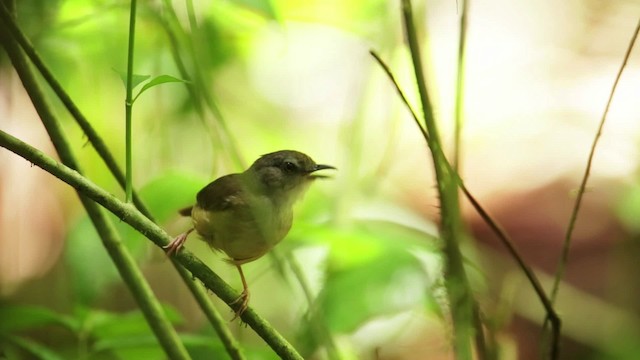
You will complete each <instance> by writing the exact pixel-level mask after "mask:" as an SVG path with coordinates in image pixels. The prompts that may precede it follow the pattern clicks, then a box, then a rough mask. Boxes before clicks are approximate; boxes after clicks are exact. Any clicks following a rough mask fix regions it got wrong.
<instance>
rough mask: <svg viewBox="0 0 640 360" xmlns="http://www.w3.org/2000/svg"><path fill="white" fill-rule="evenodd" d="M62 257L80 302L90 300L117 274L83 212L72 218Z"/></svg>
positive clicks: (117, 276) (116, 278) (89, 301)
mask: <svg viewBox="0 0 640 360" xmlns="http://www.w3.org/2000/svg"><path fill="white" fill-rule="evenodd" d="M115 223H116V224H117V223H118V222H115ZM65 261H66V263H67V266H68V267H69V270H70V271H69V273H70V275H71V278H72V281H71V284H72V285H73V290H74V292H75V295H76V297H77V301H78V303H80V304H85V305H89V304H91V303H92V302H93V301H94V300H95V299H96V298H97V297H98V296H99V295H100V294H101V293H102V291H103V290H104V289H105V287H106V286H107V285H110V284H112V283H113V282H115V281H117V280H118V279H119V278H120V276H119V274H118V271H117V270H116V267H115V266H114V265H113V262H112V261H111V258H110V257H109V255H108V254H107V251H106V250H105V248H104V246H103V245H102V242H101V241H100V237H99V236H98V233H97V232H96V230H95V228H94V227H93V224H92V223H91V221H90V220H89V217H88V216H87V215H86V214H85V215H83V216H82V217H81V218H80V219H79V220H78V221H77V222H76V224H75V225H74V226H73V227H72V228H71V231H69V233H68V235H67V241H66V248H65Z"/></svg>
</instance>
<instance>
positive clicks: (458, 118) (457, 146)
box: [453, 0, 469, 172]
mask: <svg viewBox="0 0 640 360" xmlns="http://www.w3.org/2000/svg"><path fill="white" fill-rule="evenodd" d="M468 12H469V0H462V10H461V11H460V35H459V39H458V64H457V67H458V69H457V72H456V75H457V77H456V103H455V129H454V137H453V139H454V142H453V168H454V169H456V171H458V172H459V171H460V153H461V152H462V150H461V147H462V142H461V141H460V140H461V137H462V122H463V119H462V115H463V114H462V112H463V109H464V80H465V58H466V56H465V53H466V48H467V47H466V45H467V13H468Z"/></svg>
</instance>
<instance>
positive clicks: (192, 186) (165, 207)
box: [140, 171, 207, 223]
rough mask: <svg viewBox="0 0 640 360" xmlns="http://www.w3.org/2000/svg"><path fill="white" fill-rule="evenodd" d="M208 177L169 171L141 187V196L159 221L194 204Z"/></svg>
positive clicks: (174, 215) (169, 217) (167, 218)
mask: <svg viewBox="0 0 640 360" xmlns="http://www.w3.org/2000/svg"><path fill="white" fill-rule="evenodd" d="M206 184H207V179H205V178H203V177H200V176H197V175H191V174H187V173H184V172H178V171H168V172H165V173H164V174H162V175H160V176H158V177H157V178H155V179H153V180H151V181H150V182H149V183H147V184H146V185H144V186H143V187H142V188H141V189H140V197H142V199H143V200H144V202H145V204H146V205H147V206H148V207H149V211H151V214H152V215H153V217H154V218H155V219H156V221H158V222H159V223H163V222H165V221H167V220H169V219H171V218H172V217H177V216H178V210H180V209H182V208H184V207H185V206H189V205H193V204H194V203H195V201H196V194H197V193H198V191H200V189H202V188H203V187H204V186H205V185H206Z"/></svg>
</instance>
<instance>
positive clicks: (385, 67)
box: [369, 49, 429, 141]
mask: <svg viewBox="0 0 640 360" xmlns="http://www.w3.org/2000/svg"><path fill="white" fill-rule="evenodd" d="M369 54H371V56H373V58H374V59H376V61H377V62H378V65H380V67H381V68H382V70H384V72H385V74H387V76H388V77H389V80H391V83H392V84H393V87H394V88H395V89H396V92H397V93H398V95H399V96H400V99H401V100H402V102H403V103H404V104H405V105H406V106H407V109H408V110H409V112H410V113H411V118H412V119H413V121H414V122H415V124H416V126H417V127H418V129H420V133H421V134H422V137H424V138H425V139H428V138H429V134H427V131H426V130H425V129H424V127H423V126H422V124H421V123H420V119H418V115H417V114H416V112H415V111H413V107H412V106H411V104H409V100H408V99H407V97H406V96H405V95H404V92H403V91H402V89H401V88H400V85H399V84H398V81H397V80H396V77H395V76H394V75H393V72H392V71H391V69H390V68H389V65H387V63H385V62H384V60H382V58H381V57H380V55H378V53H377V52H376V51H375V50H373V49H371V50H369ZM427 141H428V140H427Z"/></svg>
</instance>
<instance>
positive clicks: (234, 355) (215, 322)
mask: <svg viewBox="0 0 640 360" xmlns="http://www.w3.org/2000/svg"><path fill="white" fill-rule="evenodd" d="M171 263H172V264H173V266H174V267H175V268H176V270H177V271H178V274H180V277H181V278H182V281H184V283H185V284H186V285H187V287H188V288H189V291H191V294H193V297H194V299H196V302H197V303H198V305H199V306H200V308H201V309H202V312H203V313H204V315H205V316H206V317H207V320H209V323H210V324H211V326H213V329H214V330H215V332H216V333H217V334H218V336H219V337H220V341H222V344H223V345H224V348H225V350H227V353H228V354H229V357H231V359H233V360H244V359H245V356H244V354H243V352H242V349H241V348H240V345H239V344H238V342H237V341H236V339H235V338H234V337H233V335H232V334H231V331H229V328H228V327H227V324H226V322H225V320H224V319H223V318H222V316H220V312H218V310H217V309H216V308H215V307H214V306H213V303H212V302H211V299H210V298H209V294H207V292H206V290H205V289H204V288H203V287H202V286H200V284H198V283H196V282H195V281H194V279H193V277H192V275H191V274H190V273H189V271H187V270H186V269H185V268H183V267H182V265H180V263H178V262H177V261H175V260H172V261H171Z"/></svg>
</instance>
